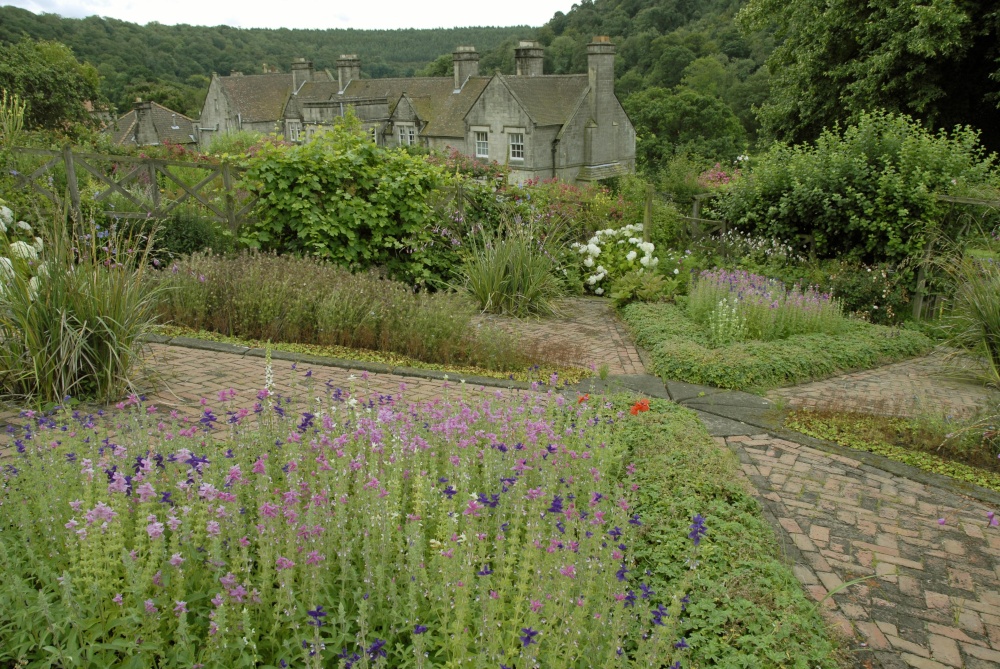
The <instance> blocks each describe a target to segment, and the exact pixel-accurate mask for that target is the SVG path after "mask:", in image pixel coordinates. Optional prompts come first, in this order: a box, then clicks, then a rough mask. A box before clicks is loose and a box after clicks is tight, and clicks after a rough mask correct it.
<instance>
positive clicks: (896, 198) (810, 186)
mask: <svg viewBox="0 0 1000 669" xmlns="http://www.w3.org/2000/svg"><path fill="white" fill-rule="evenodd" d="M995 167H996V161H995V157H994V156H992V155H991V156H986V155H985V153H984V151H983V149H982V147H981V145H980V144H979V137H978V134H977V133H976V132H975V131H973V130H972V129H969V128H957V129H956V130H955V131H953V132H951V133H948V132H945V131H941V132H939V133H937V134H932V133H931V132H930V131H928V130H926V129H924V128H923V127H922V126H921V125H919V124H918V123H917V122H916V121H914V120H913V119H911V118H910V117H908V116H901V115H894V114H888V113H884V112H872V113H865V114H862V115H861V117H860V119H859V121H858V123H857V125H851V126H848V127H847V128H845V129H844V130H843V131H841V130H840V128H833V129H827V130H825V131H824V132H823V133H822V135H820V137H819V139H818V140H817V141H816V143H815V145H803V146H796V147H790V146H786V145H782V144H778V145H775V146H774V147H773V148H772V149H771V150H770V151H769V152H768V153H766V154H764V155H763V156H761V157H760V158H759V160H757V162H756V167H755V168H754V170H753V172H752V174H750V175H749V177H748V178H743V179H740V180H738V181H736V182H735V183H734V184H732V185H731V186H730V188H729V190H728V192H727V195H726V196H725V197H723V198H721V200H720V201H719V202H717V203H715V205H714V206H716V207H717V208H718V209H719V210H720V211H721V212H722V215H723V216H724V217H725V219H726V220H728V221H729V222H731V223H733V224H734V225H736V226H737V227H739V228H741V229H743V230H744V231H747V232H751V233H753V234H756V235H763V236H766V237H773V238H776V239H780V240H783V241H784V242H786V243H791V244H793V245H796V246H800V245H801V243H802V242H801V240H800V236H811V238H812V240H813V243H814V248H815V251H816V254H817V255H818V256H819V257H847V258H849V259H852V260H855V261H862V262H867V263H873V262H883V261H892V262H897V263H898V262H901V261H903V260H905V259H907V258H917V257H919V256H920V254H921V252H922V250H923V248H924V244H925V243H926V242H927V241H928V238H929V236H930V235H931V234H932V233H933V232H934V231H935V229H936V227H937V226H938V224H939V223H942V224H945V223H947V224H954V223H955V221H954V220H952V219H946V218H945V216H944V213H945V207H946V205H945V203H942V202H939V201H938V200H936V199H935V197H934V195H935V194H936V193H955V192H962V191H963V190H966V189H970V188H976V187H978V186H981V185H983V184H987V183H995V179H996V176H995ZM942 231H943V232H944V233H945V234H947V235H948V236H950V237H955V236H956V235H957V233H958V232H959V229H957V228H956V229H954V230H951V229H945V230H942Z"/></svg>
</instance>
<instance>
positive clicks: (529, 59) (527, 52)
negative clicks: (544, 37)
mask: <svg viewBox="0 0 1000 669" xmlns="http://www.w3.org/2000/svg"><path fill="white" fill-rule="evenodd" d="M514 62H515V63H516V65H517V70H516V72H517V75H518V76H521V77H540V76H542V74H544V72H543V65H544V63H545V49H543V48H542V45H541V44H539V43H538V42H536V41H535V40H527V39H524V40H521V41H520V42H519V43H518V45H517V48H516V49H514Z"/></svg>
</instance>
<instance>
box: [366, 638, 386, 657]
mask: <svg viewBox="0 0 1000 669" xmlns="http://www.w3.org/2000/svg"><path fill="white" fill-rule="evenodd" d="M384 645H385V641H383V640H382V639H379V638H376V639H375V641H373V642H372V645H370V646H368V651H367V652H368V657H370V658H371V659H373V660H374V659H376V658H379V657H385V650H384V649H383V648H382V646H384Z"/></svg>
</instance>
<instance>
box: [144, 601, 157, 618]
mask: <svg viewBox="0 0 1000 669" xmlns="http://www.w3.org/2000/svg"><path fill="white" fill-rule="evenodd" d="M145 603H146V613H148V614H150V615H154V614H155V613H156V612H157V609H156V604H155V603H154V602H153V600H152V599H147V600H146V602H145Z"/></svg>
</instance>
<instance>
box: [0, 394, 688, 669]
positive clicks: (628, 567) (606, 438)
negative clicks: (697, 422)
mask: <svg viewBox="0 0 1000 669" xmlns="http://www.w3.org/2000/svg"><path fill="white" fill-rule="evenodd" d="M304 383H305V384H306V387H305V388H303V390H302V394H303V396H304V397H309V398H313V399H311V400H310V401H309V403H308V405H307V406H306V407H305V408H293V407H295V406H296V405H295V404H294V403H293V402H292V401H291V400H290V399H289V398H284V397H279V396H274V395H271V394H270V393H269V392H268V391H266V390H264V391H261V392H260V393H259V395H258V397H257V398H256V401H253V400H252V399H251V403H250V404H249V405H247V406H244V407H242V408H241V407H240V405H239V403H238V402H237V401H236V398H235V392H233V393H229V392H224V393H222V394H221V396H220V397H219V398H218V402H217V403H213V405H211V406H209V405H207V404H206V405H205V407H204V411H203V413H202V414H201V416H200V418H194V419H187V420H185V419H183V418H181V417H179V416H177V415H176V414H172V415H170V416H166V415H161V412H160V411H158V410H157V409H156V408H155V407H152V406H145V405H143V403H142V402H141V401H140V400H139V398H135V397H133V398H132V399H131V400H129V401H128V402H124V403H122V404H120V405H119V409H121V410H122V411H121V412H120V413H116V414H115V415H114V416H113V417H112V416H104V417H103V418H102V417H99V416H90V415H81V414H77V413H74V414H69V413H68V412H63V413H61V414H59V415H58V416H54V417H48V416H35V415H33V414H30V413H28V414H26V417H27V418H29V419H30V426H29V427H28V428H26V429H25V431H24V432H23V433H16V434H13V435H12V436H11V437H10V442H11V443H10V445H11V446H12V447H13V448H12V449H11V450H12V451H13V453H12V456H13V457H5V458H4V462H3V465H4V466H3V469H2V471H3V474H2V479H0V480H2V481H3V486H2V489H0V509H2V515H0V518H2V520H3V523H2V526H3V527H4V531H3V532H2V533H0V565H2V568H3V571H4V575H5V577H4V580H3V582H2V584H0V662H17V661H20V660H25V661H28V662H34V661H41V660H43V659H46V660H48V659H56V658H61V659H59V661H58V663H60V664H68V663H69V662H68V659H67V658H69V657H71V656H72V657H74V658H75V659H76V660H77V661H80V662H82V663H83V664H84V665H85V666H87V665H89V666H111V665H114V664H117V663H119V662H124V661H125V660H126V658H128V657H131V658H132V662H133V664H135V665H136V666H140V665H141V666H153V665H157V666H187V667H190V666H191V665H192V664H195V663H202V664H204V665H205V666H227V667H232V666H241V662H247V661H251V660H252V664H254V665H258V666H259V665H264V666H279V665H280V666H285V665H286V664H287V665H288V666H316V667H318V666H321V665H322V666H332V665H334V664H336V665H337V666H345V667H348V666H356V667H361V666H370V667H376V666H377V667H404V666H416V667H430V666H442V665H444V664H445V663H448V664H455V665H456V666H457V665H465V664H467V663H473V662H475V663H476V665H475V666H491V667H497V666H504V665H506V666H517V667H527V666H546V667H555V666H584V665H586V666H600V667H610V666H622V665H623V664H631V663H633V662H634V663H638V664H640V665H642V666H648V665H649V662H650V661H651V658H668V657H671V656H673V655H676V656H681V655H683V652H682V651H683V646H684V645H685V644H683V643H680V639H679V638H678V637H676V636H675V635H674V634H675V630H674V626H675V621H676V620H677V617H678V614H679V613H680V608H681V606H683V604H682V603H681V600H680V598H681V597H682V596H683V595H684V594H685V592H684V591H683V588H684V584H685V579H677V581H676V582H675V583H674V584H673V589H664V590H662V591H661V592H659V593H657V594H656V596H654V595H653V594H652V591H651V590H650V589H649V588H648V587H647V586H646V583H645V580H644V578H643V576H642V574H641V573H636V571H635V567H634V558H633V555H632V551H633V550H634V546H635V542H636V541H637V536H638V533H639V532H640V530H641V524H642V521H641V519H640V517H639V516H638V515H637V514H636V513H635V511H634V510H633V509H632V502H631V501H630V498H631V496H632V495H633V494H634V487H635V486H634V485H633V483H632V479H633V478H634V472H635V466H634V465H632V464H631V463H628V462H626V461H625V459H624V455H625V454H624V452H623V449H622V448H621V446H620V445H617V444H616V443H615V441H614V439H613V434H614V431H615V429H616V425H617V423H618V422H619V421H622V420H635V418H634V417H633V416H631V415H629V414H628V413H627V412H625V411H616V410H614V409H613V408H612V406H611V405H610V404H605V403H602V402H599V401H596V400H595V401H587V400H584V401H581V402H574V401H567V400H565V399H564V398H562V397H561V396H558V395H555V394H553V393H548V394H543V393H529V394H526V395H524V396H522V397H519V398H516V399H504V398H500V397H498V398H490V399H485V400H475V401H474V400H471V399H470V400H466V399H461V398H458V397H455V398H452V399H445V400H444V401H441V402H438V403H434V404H425V405H419V406H418V405H414V404H408V403H407V402H406V401H405V399H404V398H403V397H386V396H378V397H373V398H371V399H370V400H368V401H365V402H359V401H358V399H357V398H356V397H355V396H354V395H353V394H352V393H350V392H344V391H342V390H340V389H336V388H330V387H327V386H324V385H321V384H318V383H315V384H314V381H313V379H312V378H309V379H306V380H305V381H304ZM404 397H405V396H404ZM316 398H318V399H316ZM105 421H107V426H106V427H107V429H105V425H104V424H105ZM53 481H58V485H50V483H51V482H53ZM689 522H690V521H689ZM699 522H700V521H699ZM695 525H696V526H697V527H701V526H700V525H699V523H695ZM697 527H696V528H695V529H693V530H689V531H686V532H685V533H688V532H690V533H692V536H693V537H694V538H695V539H700V537H701V536H702V532H703V530H702V529H697ZM682 536H683V534H682ZM694 543H697V542H694ZM693 550H694V547H693V544H692V542H690V541H689V542H688V557H690V558H693V553H692V552H691V551H693ZM678 557H680V556H678ZM15 602H17V604H16V605H15ZM671 616H672V617H671ZM668 618H669V620H668ZM678 643H680V646H678V647H675V644H678ZM80 649H86V650H85V651H81V650H80ZM336 658H339V659H336ZM578 663H579V664H578Z"/></svg>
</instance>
